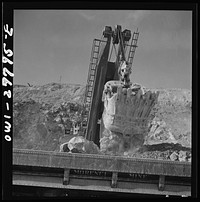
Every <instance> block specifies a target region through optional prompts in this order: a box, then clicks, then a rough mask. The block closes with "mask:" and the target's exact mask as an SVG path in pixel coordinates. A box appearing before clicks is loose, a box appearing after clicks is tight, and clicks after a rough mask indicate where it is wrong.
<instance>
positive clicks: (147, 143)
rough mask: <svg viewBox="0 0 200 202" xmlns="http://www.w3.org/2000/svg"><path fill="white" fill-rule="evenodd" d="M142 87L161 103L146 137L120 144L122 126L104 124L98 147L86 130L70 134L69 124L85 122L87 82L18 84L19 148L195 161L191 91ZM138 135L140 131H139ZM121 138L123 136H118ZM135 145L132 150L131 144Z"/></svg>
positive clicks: (15, 137)
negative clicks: (113, 128) (85, 135)
mask: <svg viewBox="0 0 200 202" xmlns="http://www.w3.org/2000/svg"><path fill="white" fill-rule="evenodd" d="M137 89H138V90H139V88H137V87H136V86H135V93H136V92H138V91H137ZM141 90H142V92H141V93H142V94H143V93H144V94H146V93H147V92H148V91H151V92H155V93H156V92H158V97H157V102H156V103H155V104H154V106H153V107H152V111H151V113H150V114H149V116H148V117H149V119H148V121H147V123H144V124H143V126H145V124H147V125H146V126H147V129H146V126H145V127H144V128H143V129H144V130H145V131H146V132H145V135H144V136H141V137H143V138H141V139H140V138H138V139H137V138H136V136H135V138H133V139H132V140H134V141H133V143H130V142H129V141H126V143H124V142H123V141H122V142H123V144H120V138H119V136H120V135H121V136H122V134H120V135H119V134H118V133H121V132H120V131H116V132H113V131H111V130H109V129H105V128H104V130H103V128H101V134H102V133H104V135H102V136H101V147H100V148H98V147H97V146H96V145H95V144H94V143H93V142H91V141H87V140H85V139H84V138H83V137H81V136H79V135H81V134H80V133H79V134H78V135H73V134H67V133H66V129H67V128H69V127H71V126H72V125H73V124H72V123H73V122H81V112H82V110H83V100H84V93H85V87H84V86H81V85H75V84H57V83H50V84H46V85H43V86H32V87H30V86H22V85H14V88H13V95H14V96H13V147H14V148H19V149H32V150H46V151H64V152H76V153H77V152H78V153H91V154H104V155H123V156H128V157H136V158H153V159H167V160H172V161H191V108H192V105H191V91H190V90H185V89H147V88H142V89H141ZM136 94H137V93H136ZM70 103H73V105H74V106H76V107H75V108H76V109H75V110H71V109H70V106H71V105H70ZM136 109H137V108H136ZM122 111H123V110H122ZM123 113H125V112H123ZM123 113H122V114H123ZM126 113H129V112H126ZM130 113H131V112H130ZM102 122H103V120H102ZM102 126H103V125H102ZM104 127H105V126H104ZM136 128H137V127H136ZM106 130H107V131H106ZM131 130H136V129H133V128H132V129H128V130H127V131H126V130H125V132H124V136H125V138H130V137H129V136H130V135H129V132H128V131H131ZM117 132H118V133H117ZM110 134H111V136H109V138H110V140H109V141H106V140H108V139H109V138H107V139H106V138H105V137H104V136H106V135H110ZM137 135H138V136H137V137H139V135H140V134H139V133H138V131H137ZM102 138H104V141H103V140H102ZM117 138H118V140H115V139H117ZM121 140H122V139H121ZM103 142H104V143H103ZM68 143H69V144H68ZM106 144H107V145H106ZM130 144H131V145H132V150H129V149H128V148H129V147H130ZM66 145H67V147H66ZM68 145H69V147H68ZM119 145H121V146H122V145H123V147H124V148H121V153H120V152H119V149H118V148H119ZM108 148H113V149H108ZM122 151H123V152H122Z"/></svg>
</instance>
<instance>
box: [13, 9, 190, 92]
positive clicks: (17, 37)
mask: <svg viewBox="0 0 200 202" xmlns="http://www.w3.org/2000/svg"><path fill="white" fill-rule="evenodd" d="M117 24H118V25H121V26H122V28H123V29H130V30H132V31H136V28H137V27H138V29H139V32H140V35H139V39H138V48H137V49H136V53H135V57H134V61H133V67H132V74H131V81H132V82H133V83H134V82H136V83H139V84H141V85H143V86H146V87H150V88H186V89H190V88H191V82H192V80H191V73H192V12H191V11H161V10H160V11H153V10H152V11H147V10H146V11H145V10H15V11H14V73H15V77H14V84H24V85H27V83H30V84H34V85H37V84H38V85H40V84H47V83H50V82H59V80H60V76H62V78H61V82H63V83H75V84H83V85H85V84H86V80H87V74H88V68H89V61H90V54H91V47H92V42H93V39H94V38H101V35H102V30H103V28H104V27H105V26H106V25H108V26H112V27H114V26H115V25H117Z"/></svg>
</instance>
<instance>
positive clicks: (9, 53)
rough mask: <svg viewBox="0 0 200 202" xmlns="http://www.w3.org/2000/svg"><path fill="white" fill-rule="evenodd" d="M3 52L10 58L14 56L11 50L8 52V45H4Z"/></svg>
mask: <svg viewBox="0 0 200 202" xmlns="http://www.w3.org/2000/svg"><path fill="white" fill-rule="evenodd" d="M3 50H4V52H5V54H6V55H7V56H8V57H11V56H13V52H12V51H11V50H10V49H7V50H6V43H3Z"/></svg>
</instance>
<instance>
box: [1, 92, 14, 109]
mask: <svg viewBox="0 0 200 202" xmlns="http://www.w3.org/2000/svg"><path fill="white" fill-rule="evenodd" d="M3 95H4V96H6V95H7V97H8V98H11V96H12V94H11V90H5V91H4V92H3ZM7 108H8V107H7Z"/></svg>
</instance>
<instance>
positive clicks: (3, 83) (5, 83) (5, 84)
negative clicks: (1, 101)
mask: <svg viewBox="0 0 200 202" xmlns="http://www.w3.org/2000/svg"><path fill="white" fill-rule="evenodd" d="M7 84H8V85H10V86H12V82H10V81H9V80H8V79H7V78H5V77H3V78H2V85H3V86H7Z"/></svg>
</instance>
